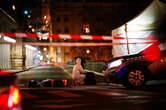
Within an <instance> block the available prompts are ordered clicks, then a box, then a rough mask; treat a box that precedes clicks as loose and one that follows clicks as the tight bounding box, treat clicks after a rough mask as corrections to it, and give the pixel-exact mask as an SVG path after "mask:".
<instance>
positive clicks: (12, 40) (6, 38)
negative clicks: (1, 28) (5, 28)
mask: <svg viewBox="0 0 166 110" xmlns="http://www.w3.org/2000/svg"><path fill="white" fill-rule="evenodd" d="M3 39H4V40H5V41H7V42H11V43H16V40H15V39H12V38H10V37H7V36H4V37H3Z"/></svg>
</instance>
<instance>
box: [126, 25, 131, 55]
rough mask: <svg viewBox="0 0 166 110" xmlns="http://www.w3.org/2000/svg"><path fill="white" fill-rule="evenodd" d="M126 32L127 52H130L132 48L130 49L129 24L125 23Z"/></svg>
mask: <svg viewBox="0 0 166 110" xmlns="http://www.w3.org/2000/svg"><path fill="white" fill-rule="evenodd" d="M125 33H126V42H127V44H126V46H127V53H128V54H130V49H129V39H128V35H127V24H125Z"/></svg>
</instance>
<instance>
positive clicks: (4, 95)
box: [0, 70, 21, 110]
mask: <svg viewBox="0 0 166 110" xmlns="http://www.w3.org/2000/svg"><path fill="white" fill-rule="evenodd" d="M0 110H21V93H20V90H19V88H18V87H17V78H16V75H14V73H10V72H4V71H1V70H0Z"/></svg>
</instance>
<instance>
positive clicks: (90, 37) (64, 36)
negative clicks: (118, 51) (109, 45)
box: [0, 33, 152, 41]
mask: <svg viewBox="0 0 166 110" xmlns="http://www.w3.org/2000/svg"><path fill="white" fill-rule="evenodd" d="M0 35H1V36H8V37H17V38H52V39H75V40H108V41H111V40H123V39H126V38H125V37H118V36H96V35H74V34H48V33H45V34H36V33H0ZM128 39H135V40H152V39H149V38H148V39H147V38H128Z"/></svg>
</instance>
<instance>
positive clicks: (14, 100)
mask: <svg viewBox="0 0 166 110" xmlns="http://www.w3.org/2000/svg"><path fill="white" fill-rule="evenodd" d="M20 102H21V93H20V90H19V89H18V88H17V87H15V86H12V87H11V88H10V92H9V99H8V106H9V108H13V107H16V106H18V105H19V104H20Z"/></svg>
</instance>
